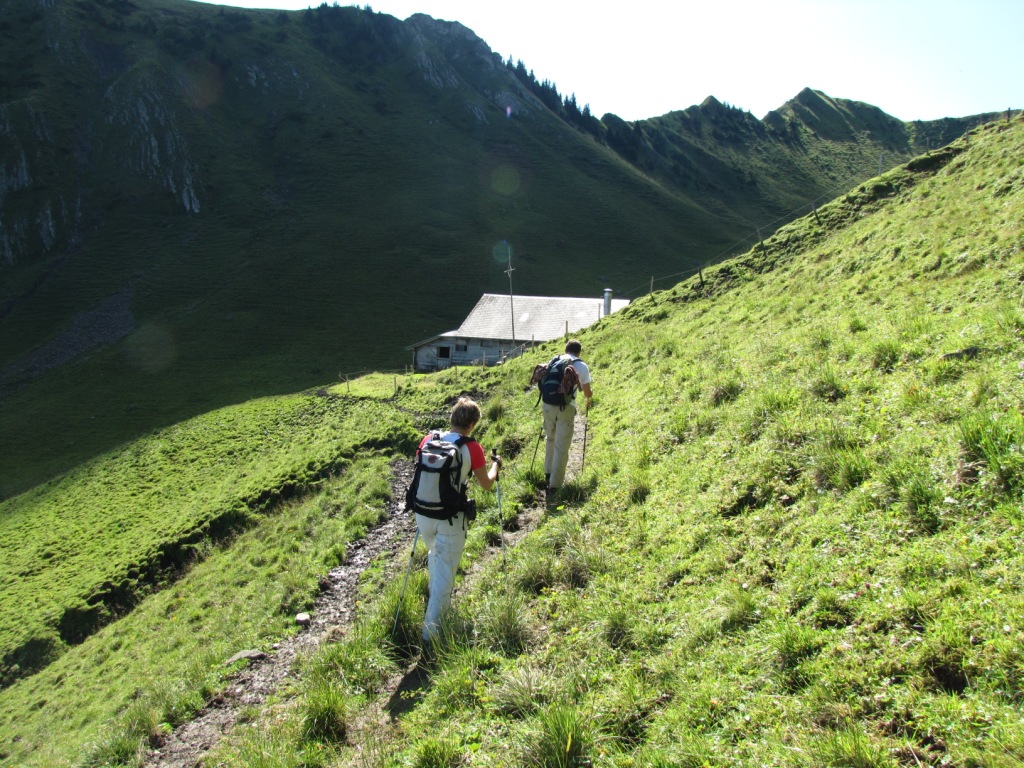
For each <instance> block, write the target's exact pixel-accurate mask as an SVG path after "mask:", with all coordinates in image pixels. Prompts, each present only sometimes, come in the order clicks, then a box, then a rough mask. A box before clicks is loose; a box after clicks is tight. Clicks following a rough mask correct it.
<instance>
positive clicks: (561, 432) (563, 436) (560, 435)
mask: <svg viewBox="0 0 1024 768" xmlns="http://www.w3.org/2000/svg"><path fill="white" fill-rule="evenodd" d="M582 351H583V345H582V344H580V343H579V341H577V340H576V339H570V340H569V341H568V342H567V343H566V345H565V355H563V357H569V358H570V365H572V367H573V368H575V369H576V373H577V375H578V376H579V380H580V389H581V390H582V391H583V395H584V397H586V399H587V401H586V408H585V410H584V413H586V412H587V411H589V410H590V398H591V397H593V391H592V390H591V388H590V381H591V379H590V369H589V368H588V367H587V364H586V363H584V362H583V361H582V360H580V353H581V352H582ZM567 399H568V402H567V403H566V404H565V405H551V404H549V403H544V405H543V411H544V434H545V435H546V436H547V442H546V443H545V444H544V473H545V474H546V475H547V486H548V493H554V492H556V491H557V490H558V489H559V488H561V487H562V483H563V482H565V468H566V465H568V463H569V447H570V446H571V445H572V435H573V431H574V430H575V427H576V400H575V393H573V396H572V397H571V398H567Z"/></svg>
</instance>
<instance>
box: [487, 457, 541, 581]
mask: <svg viewBox="0 0 1024 768" xmlns="http://www.w3.org/2000/svg"><path fill="white" fill-rule="evenodd" d="M538 442H539V441H538ZM491 458H495V459H496V458H497V454H492V457H491ZM498 472H501V469H500V467H499V469H498ZM494 485H495V487H496V488H497V491H498V538H500V539H501V568H502V570H507V568H508V561H507V560H506V558H505V520H504V519H503V518H502V514H501V481H500V480H498V478H495V479H494Z"/></svg>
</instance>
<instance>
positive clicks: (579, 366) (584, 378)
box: [569, 355, 591, 400]
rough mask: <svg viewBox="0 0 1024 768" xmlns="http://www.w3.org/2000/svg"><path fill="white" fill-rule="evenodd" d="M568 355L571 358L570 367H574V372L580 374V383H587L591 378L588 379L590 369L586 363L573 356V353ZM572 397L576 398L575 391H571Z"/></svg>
mask: <svg viewBox="0 0 1024 768" xmlns="http://www.w3.org/2000/svg"><path fill="white" fill-rule="evenodd" d="M569 357H571V358H572V367H573V368H575V369H576V373H578V374H579V375H580V384H589V383H590V381H591V379H590V369H589V368H588V367H587V364H586V363H584V362H583V361H582V360H580V359H579V358H578V357H575V356H574V355H569ZM572 399H573V400H575V399H576V393H575V392H574V393H573V398H572Z"/></svg>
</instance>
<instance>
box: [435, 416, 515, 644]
mask: <svg viewBox="0 0 1024 768" xmlns="http://www.w3.org/2000/svg"><path fill="white" fill-rule="evenodd" d="M480 418H481V411H480V406H479V405H477V404H476V403H475V402H474V401H473V400H471V399H470V398H468V397H462V398H459V400H458V402H457V403H455V406H454V407H453V408H452V413H451V429H450V430H449V431H448V432H447V433H446V434H443V435H441V440H444V441H447V442H450V443H454V444H455V445H456V446H458V449H459V451H460V453H461V456H462V460H461V467H459V472H460V476H459V478H458V487H459V489H460V496H461V498H462V503H461V505H460V506H461V507H462V508H460V509H459V510H458V511H457V512H455V513H454V514H452V515H451V516H450V517H434V516H430V515H427V514H422V513H421V512H420V511H417V512H416V527H417V528H418V529H419V533H420V536H421V537H422V539H423V543H424V544H425V545H426V547H427V574H428V582H429V590H430V596H429V599H428V600H427V611H426V615H425V616H424V619H423V641H424V644H425V645H428V646H429V644H430V642H431V641H432V640H433V639H434V637H435V636H436V635H437V632H438V630H439V629H440V627H441V621H442V620H443V618H444V614H445V613H446V612H447V610H448V608H449V607H450V606H451V601H452V589H453V588H454V586H455V573H456V571H457V570H458V568H459V560H461V559H462V550H463V548H464V547H465V546H466V529H467V527H468V523H469V520H468V519H467V509H466V508H465V507H466V504H467V502H466V488H467V487H468V485H469V481H470V479H471V478H472V477H475V478H476V480H477V482H478V483H479V484H480V487H481V488H482V489H483V490H485V491H487V490H490V489H491V488H492V487H493V486H494V483H495V482H497V479H498V470H499V468H500V467H501V457H500V456H498V455H497V454H494V455H492V457H491V458H492V463H491V466H490V468H489V469H488V468H487V457H486V455H485V454H484V449H483V446H482V445H480V443H478V442H477V441H476V440H473V439H471V438H470V434H471V433H472V432H473V430H474V429H475V428H476V425H477V424H478V423H479V422H480ZM430 439H431V435H429V434H428V435H426V436H425V437H424V438H423V441H422V442H421V443H420V448H419V450H418V451H417V453H418V454H419V452H420V451H422V450H423V448H424V446H425V445H426V444H427V442H428V440H430ZM439 514H441V515H443V514H445V513H443V512H442V513H439Z"/></svg>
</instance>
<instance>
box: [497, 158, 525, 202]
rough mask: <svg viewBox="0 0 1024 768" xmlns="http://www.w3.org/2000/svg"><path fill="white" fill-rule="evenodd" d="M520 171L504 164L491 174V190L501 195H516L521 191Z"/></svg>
mask: <svg viewBox="0 0 1024 768" xmlns="http://www.w3.org/2000/svg"><path fill="white" fill-rule="evenodd" d="M519 186H520V182H519V171H517V170H516V169H515V168H513V167H512V166H511V165H508V164H507V163H502V164H501V165H499V166H498V167H497V168H495V169H494V171H492V172H491V189H493V190H494V191H495V192H497V193H498V194H499V195H514V194H515V193H516V192H518V191H519Z"/></svg>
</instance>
